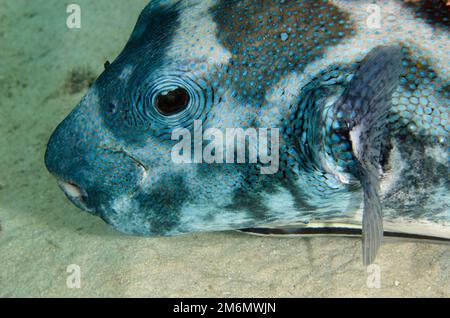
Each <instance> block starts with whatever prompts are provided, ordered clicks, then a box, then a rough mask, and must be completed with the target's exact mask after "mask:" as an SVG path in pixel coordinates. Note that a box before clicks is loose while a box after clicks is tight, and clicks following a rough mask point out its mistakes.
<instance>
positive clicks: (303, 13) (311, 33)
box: [211, 0, 354, 103]
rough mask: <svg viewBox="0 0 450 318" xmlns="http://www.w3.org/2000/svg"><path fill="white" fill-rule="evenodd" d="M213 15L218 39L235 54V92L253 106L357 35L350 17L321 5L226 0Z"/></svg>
mask: <svg viewBox="0 0 450 318" xmlns="http://www.w3.org/2000/svg"><path fill="white" fill-rule="evenodd" d="M211 12H212V14H213V17H214V20H215V22H216V23H217V25H218V31H217V38H218V39H219V41H220V42H221V43H222V44H223V45H224V46H225V47H226V48H227V49H228V50H229V51H230V52H232V58H231V61H230V69H229V72H228V73H229V76H230V77H231V80H232V83H233V85H234V86H235V91H236V92H237V93H238V94H240V96H241V97H242V98H243V99H244V100H248V101H249V102H252V103H255V102H258V101H259V102H262V101H263V98H264V96H265V92H266V91H267V90H268V89H270V87H271V86H272V85H273V84H275V83H276V82H278V81H279V80H280V78H282V77H284V76H286V75H288V74H289V73H290V72H293V71H302V70H303V69H304V68H305V67H306V66H307V65H308V64H309V63H311V62H312V61H314V60H317V59H319V58H320V57H321V56H322V55H323V53H324V52H325V51H326V50H327V49H328V48H329V47H331V46H335V45H337V44H339V42H340V41H341V40H342V39H344V38H348V37H351V36H352V31H353V30H354V29H353V25H352V22H351V21H350V17H349V16H348V14H347V13H346V12H343V11H340V10H339V8H338V7H336V6H334V5H333V4H331V3H328V2H322V1H320V2H319V1H293V0H287V1H284V2H280V1H278V0H247V1H228V0H222V1H220V2H219V3H218V5H217V6H215V7H214V8H212V9H211ZM330 24H331V25H332V26H333V27H332V28H330V27H329V25H330ZM319 44H320V45H319ZM244 74H245V75H244ZM236 76H239V77H240V76H242V77H244V78H245V81H244V80H239V79H238V80H236ZM261 79H263V80H261ZM252 83H253V85H252ZM259 85H260V86H259Z"/></svg>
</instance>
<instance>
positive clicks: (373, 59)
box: [335, 46, 402, 265]
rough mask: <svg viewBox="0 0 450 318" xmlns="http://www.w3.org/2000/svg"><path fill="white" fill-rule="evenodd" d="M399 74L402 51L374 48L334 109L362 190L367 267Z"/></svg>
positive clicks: (378, 223)
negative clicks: (383, 148)
mask: <svg viewBox="0 0 450 318" xmlns="http://www.w3.org/2000/svg"><path fill="white" fill-rule="evenodd" d="M401 73H402V53H401V48H400V47H398V46H382V47H377V48H375V49H373V50H372V51H371V52H370V53H369V54H368V55H367V56H366V58H365V59H364V60H363V61H362V62H361V64H360V66H359V67H358V69H357V70H356V72H355V74H354V76H353V78H352V80H351V82H350V85H349V87H348V88H347V89H346V91H345V92H344V94H343V95H342V98H341V99H340V100H339V101H338V102H337V104H336V106H335V111H336V116H337V117H338V118H339V119H338V120H339V121H340V122H341V127H343V126H344V127H346V130H347V132H348V134H349V139H350V140H351V144H352V149H353V154H354V156H355V157H356V159H357V163H356V167H355V168H354V171H353V172H354V174H355V175H356V177H357V178H358V179H359V181H360V182H361V185H362V187H363V191H364V212H363V228H362V232H363V259H364V264H366V265H368V264H370V263H372V262H373V261H374V259H375V256H376V254H377V251H378V249H379V247H380V244H381V241H382V238H383V215H382V209H381V202H380V197H379V187H380V186H379V162H380V152H381V141H382V139H383V138H386V136H387V134H386V129H387V114H388V112H389V109H390V106H391V97H392V93H393V92H394V90H395V89H396V87H397V85H398V82H399V79H400V76H401ZM342 122H343V123H342Z"/></svg>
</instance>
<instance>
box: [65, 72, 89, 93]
mask: <svg viewBox="0 0 450 318" xmlns="http://www.w3.org/2000/svg"><path fill="white" fill-rule="evenodd" d="M95 78H96V76H95V74H94V73H93V72H92V71H91V70H89V69H86V68H79V69H75V70H72V71H71V72H70V73H69V75H68V76H67V79H66V84H65V86H64V87H65V89H66V91H67V92H68V93H69V94H77V93H80V92H81V91H83V90H84V89H86V88H89V87H90V86H91V85H92V84H93V83H94V81H95Z"/></svg>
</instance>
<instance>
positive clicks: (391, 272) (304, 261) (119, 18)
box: [0, 0, 450, 297]
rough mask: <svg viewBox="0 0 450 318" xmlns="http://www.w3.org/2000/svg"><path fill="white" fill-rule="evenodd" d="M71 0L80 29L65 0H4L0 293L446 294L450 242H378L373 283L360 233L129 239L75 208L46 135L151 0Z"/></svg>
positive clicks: (0, 17) (0, 15) (0, 33)
mask: <svg viewBox="0 0 450 318" xmlns="http://www.w3.org/2000/svg"><path fill="white" fill-rule="evenodd" d="M76 2H77V3H78V4H80V5H81V8H82V28H81V29H80V30H69V29H67V28H66V24H65V22H66V17H67V14H66V5H67V4H68V3H69V1H60V0H34V1H28V0H14V1H13V0H0V45H1V49H0V96H1V98H0V135H1V137H0V154H1V156H0V222H1V231H0V297H17V296H25V297H31V296H41V297H54V296H62V297H88V296H94V297H103V296H107V297H108V296H115V297H130V296H145V297H161V296H162V297H166V296H171V297H176V296H193V297H197V296H199V297H200V296H219V297H272V296H281V297H304V296H306V297H314V296H319V297H335V296H344V297H353V296H362V297H366V296H367V297H381V296H400V297H403V296H417V297H427V296H437V297H449V296H450V247H449V246H448V245H437V244H425V243H398V242H397V243H387V244H384V245H383V246H382V248H381V250H380V252H379V255H378V258H377V264H378V265H379V266H380V270H381V288H379V289H376V288H375V289H371V288H368V287H367V278H368V274H367V271H366V268H365V267H363V265H362V261H361V254H360V253H361V252H360V250H361V247H360V241H359V240H356V239H346V238H314V239H312V238H310V239H280V238H264V237H255V236H250V235H245V234H239V233H235V232H227V233H212V234H193V235H186V236H181V237H175V238H160V239H150V238H139V237H128V236H124V235H121V234H119V233H117V232H116V231H114V230H112V229H111V228H110V227H109V226H107V225H106V224H104V223H103V222H102V221H101V220H100V219H99V218H97V217H93V216H90V215H88V214H86V213H83V212H81V211H79V210H77V209H76V208H75V207H74V206H73V205H72V204H70V203H69V202H68V200H67V199H65V197H64V195H63V194H62V192H61V191H60V190H59V188H58V186H57V185H56V182H55V180H54V178H53V177H52V176H50V175H49V174H48V173H47V171H46V169H45V167H44V163H43V156H44V151H45V146H46V142H47V140H48V138H49V137H50V134H51V132H52V131H53V129H54V128H55V127H56V125H57V124H58V123H59V122H60V121H61V120H62V119H63V118H64V117H65V116H66V115H67V114H68V113H69V112H70V110H71V109H72V108H73V106H74V105H75V104H76V103H77V102H78V101H79V100H80V98H81V97H82V95H83V93H84V91H85V89H86V85H88V83H89V82H90V81H91V80H92V79H94V78H95V77H96V76H97V75H98V74H100V72H101V71H102V69H103V63H104V62H105V61H106V60H108V59H109V60H113V59H114V57H115V56H116V55H117V54H118V53H119V52H120V50H121V49H122V47H123V45H124V44H125V42H126V40H127V38H128V36H129V34H130V33H131V30H132V27H133V25H134V23H135V21H136V18H137V16H138V14H139V12H140V11H141V10H142V8H143V7H144V6H145V4H146V2H147V1H146V0H134V1H123V0H114V1H112V0H96V1H89V0H77V1H76ZM71 264H77V265H79V266H80V269H81V288H79V289H70V288H68V287H67V285H66V280H67V277H68V275H69V274H68V273H67V272H66V269H67V267H68V266H69V265H71Z"/></svg>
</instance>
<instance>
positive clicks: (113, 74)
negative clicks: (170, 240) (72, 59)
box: [45, 0, 450, 263]
mask: <svg viewBox="0 0 450 318" xmlns="http://www.w3.org/2000/svg"><path fill="white" fill-rule="evenodd" d="M373 3H374V4H376V5H377V6H378V8H379V9H380V14H381V21H380V22H381V25H380V27H379V28H376V26H375V28H374V25H373V23H371V22H370V21H369V20H370V19H371V18H372V17H371V16H370V15H371V14H373V7H371V8H369V4H372V2H369V1H357V0H354V1H343V0H329V1H306V0H299V1H289V0H286V1H271V0H264V1H263V0H236V1H233V0H231V1H226V0H216V1H214V0H208V1H194V0H192V1H152V2H151V3H150V4H149V5H148V6H147V7H146V8H145V9H144V11H143V12H142V14H141V16H140V18H139V20H138V22H137V25H136V27H135V30H134V31H133V33H132V35H131V37H130V40H129V42H128V43H127V45H126V46H125V48H124V50H123V52H122V53H121V54H120V55H119V57H117V59H116V60H115V61H114V62H113V63H111V64H110V65H108V66H107V67H106V69H105V71H104V72H103V74H101V75H100V77H99V78H98V79H97V81H96V82H95V83H94V85H93V86H92V87H91V88H90V89H89V91H88V92H87V93H86V96H85V97H84V98H83V99H82V101H81V102H80V104H79V105H78V106H77V107H76V108H75V109H74V110H73V112H72V113H71V114H70V115H69V116H68V117H67V118H66V119H65V120H64V121H63V122H62V123H61V124H60V125H59V126H58V128H57V129H56V131H55V132H54V134H53V135H52V137H51V139H50V141H49V143H48V148H47V153H46V157H45V162H46V165H47V168H48V170H49V171H50V172H51V173H52V174H54V175H55V176H56V177H57V178H58V179H59V183H60V185H61V187H62V188H63V190H64V191H65V192H66V194H67V196H68V197H69V199H70V200H71V201H72V202H74V203H75V204H76V205H77V206H78V207H80V208H82V209H83V210H86V211H89V212H91V213H93V214H95V215H98V216H100V217H101V218H103V219H104V220H105V221H106V222H108V223H109V224H111V225H112V226H113V227H114V228H116V229H118V230H119V231H122V232H125V233H131V234H138V235H145V236H164V235H176V234H182V233H189V232H198V231H221V230H230V229H243V228H261V227H278V226H287V225H292V224H296V225H301V224H303V225H305V226H307V225H308V224H309V225H311V224H319V223H321V224H322V223H324V224H329V225H330V226H333V224H334V225H335V226H339V224H346V225H347V226H350V225H353V226H356V227H358V226H359V227H360V228H361V226H362V230H363V238H364V239H363V255H364V261H365V263H370V262H372V261H373V259H374V257H375V254H376V250H377V248H378V245H379V242H380V241H381V237H382V234H383V223H384V229H385V230H391V231H395V232H403V233H412V234H422V235H429V236H434V237H443V238H450V209H449V202H450V197H449V166H450V165H449V130H450V122H449V118H448V117H449V104H450V103H449V99H450V96H449V94H450V86H449V69H450V62H449V61H450V59H449V57H448V53H449V52H450V37H449V9H448V7H446V6H445V3H444V1H441V0H435V1H422V2H420V1H419V2H415V3H405V2H402V1H393V0H392V1H374V2H373ZM194 120H201V121H202V123H203V129H207V128H211V127H214V128H217V129H223V130H225V129H226V128H234V127H236V128H238V127H239V128H250V127H255V128H263V127H264V128H279V129H280V134H281V137H280V166H279V170H278V172H277V173H275V174H261V173H260V172H261V171H260V169H261V166H260V165H258V164H208V163H201V164H177V163H174V162H173V160H172V157H171V150H172V149H173V147H174V145H175V144H177V142H178V141H177V140H171V133H172V131H173V130H174V129H175V128H180V127H183V128H187V129H192V127H193V125H194ZM207 143H208V141H205V144H207Z"/></svg>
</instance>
